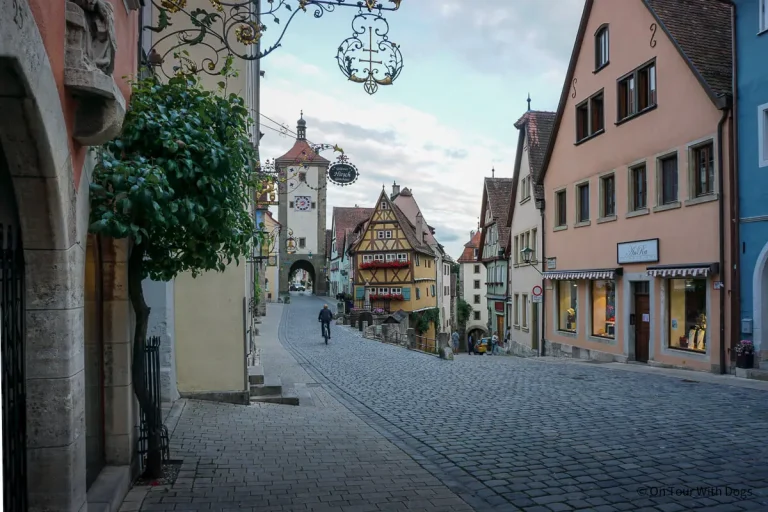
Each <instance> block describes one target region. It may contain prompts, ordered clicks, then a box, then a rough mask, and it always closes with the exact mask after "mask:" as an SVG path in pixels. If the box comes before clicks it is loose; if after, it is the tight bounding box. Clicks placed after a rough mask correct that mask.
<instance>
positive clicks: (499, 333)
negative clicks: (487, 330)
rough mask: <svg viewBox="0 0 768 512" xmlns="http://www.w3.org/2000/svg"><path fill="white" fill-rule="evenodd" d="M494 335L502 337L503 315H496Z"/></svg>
mask: <svg viewBox="0 0 768 512" xmlns="http://www.w3.org/2000/svg"><path fill="white" fill-rule="evenodd" d="M496 336H498V337H499V338H500V339H504V315H496Z"/></svg>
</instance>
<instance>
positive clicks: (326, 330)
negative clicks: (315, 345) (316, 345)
mask: <svg viewBox="0 0 768 512" xmlns="http://www.w3.org/2000/svg"><path fill="white" fill-rule="evenodd" d="M330 337H331V326H330V325H329V324H327V323H325V322H323V338H325V344H326V345H327V344H328V338H330Z"/></svg>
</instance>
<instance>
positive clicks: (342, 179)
mask: <svg viewBox="0 0 768 512" xmlns="http://www.w3.org/2000/svg"><path fill="white" fill-rule="evenodd" d="M359 176H360V172H359V171H358V170H357V167H355V165H354V164H352V163H350V162H349V158H347V156H346V155H344V154H342V155H339V158H338V159H337V161H336V163H334V164H333V165H331V166H330V167H329V168H328V179H329V180H331V183H333V184H334V185H339V186H341V187H346V186H347V185H352V184H353V183H354V182H356V181H357V178H358V177H359Z"/></svg>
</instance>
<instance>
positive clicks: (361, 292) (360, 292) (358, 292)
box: [355, 286, 365, 300]
mask: <svg viewBox="0 0 768 512" xmlns="http://www.w3.org/2000/svg"><path fill="white" fill-rule="evenodd" d="M364 298H365V287H364V286H358V287H357V288H355V299H357V300H362V299H364Z"/></svg>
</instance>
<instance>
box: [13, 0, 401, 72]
mask: <svg viewBox="0 0 768 512" xmlns="http://www.w3.org/2000/svg"><path fill="white" fill-rule="evenodd" d="M13 1H14V5H15V2H16V1H17V0H13ZM150 1H151V3H152V7H153V11H154V13H155V14H156V15H155V16H154V19H155V21H154V25H151V26H144V27H142V28H143V30H149V31H151V32H154V33H155V34H158V35H159V37H158V38H157V39H155V40H154V41H153V44H152V46H151V47H150V49H149V53H148V55H147V56H146V62H145V64H146V65H148V66H151V67H152V68H157V67H159V68H160V70H161V71H162V73H163V74H164V75H165V76H166V77H168V78H170V77H171V76H176V75H197V74H203V73H204V74H208V75H227V74H228V73H229V72H230V71H231V68H232V65H233V61H234V59H236V58H237V59H240V60H244V61H255V60H260V59H262V58H264V57H266V56H267V55H269V54H271V53H272V52H273V51H275V50H276V49H278V48H279V47H280V46H281V45H282V40H283V37H284V36H285V34H286V32H287V30H288V27H289V26H290V24H291V22H292V21H293V20H294V18H295V17H296V15H297V14H298V13H306V12H307V10H308V8H314V12H313V13H312V14H313V16H314V17H315V18H321V17H323V15H324V14H325V13H326V12H333V11H335V10H336V8H337V7H354V8H357V9H358V10H359V11H360V12H361V13H363V12H364V10H367V11H368V13H369V14H370V13H373V12H374V11H376V12H377V14H375V16H377V17H379V18H381V19H384V18H383V17H382V12H383V11H397V10H398V9H399V8H400V4H401V2H402V0H388V3H387V4H386V5H385V4H384V3H382V1H381V0H208V2H209V3H210V7H207V6H206V7H196V8H193V7H192V6H191V5H190V4H191V2H190V1H189V0H150ZM390 4H393V5H390ZM283 15H285V16H286V17H285V18H284V19H281V16H283ZM179 16H182V17H184V18H186V19H184V20H179V19H178V17H179ZM268 23H271V24H274V25H276V26H277V27H278V35H277V38H276V40H274V41H271V42H270V44H265V43H264V42H263V41H262V38H263V35H264V33H265V32H266V31H267V28H268V26H267V24H268ZM258 43H261V47H257V46H256V45H257V44H258ZM194 46H198V47H200V49H201V50H203V51H204V55H205V56H204V57H199V61H196V60H195V59H193V58H192V57H191V56H190V55H189V51H188V50H187V48H188V47H194ZM257 48H258V49H257ZM168 60H170V61H171V62H172V64H171V66H170V67H171V69H170V70H169V69H166V67H165V66H164V65H165V63H166V61H168Z"/></svg>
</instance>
